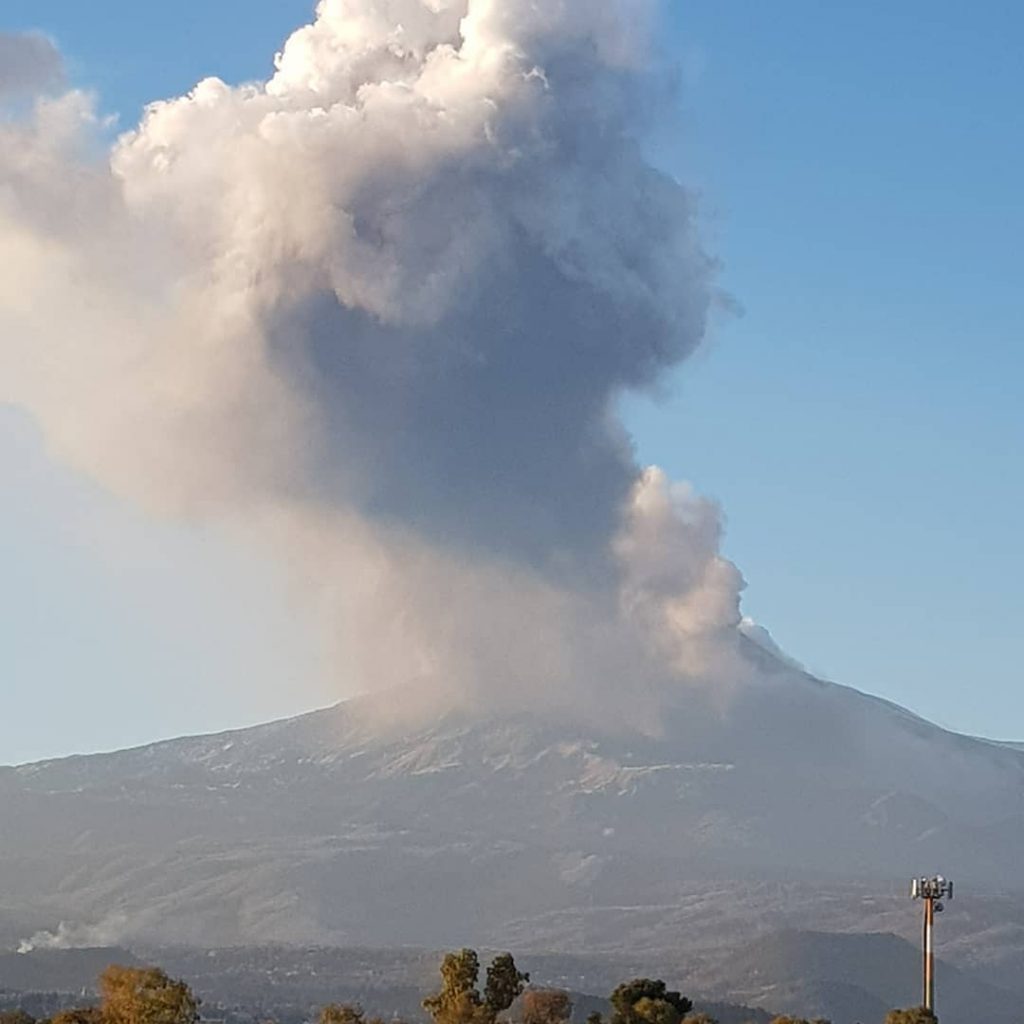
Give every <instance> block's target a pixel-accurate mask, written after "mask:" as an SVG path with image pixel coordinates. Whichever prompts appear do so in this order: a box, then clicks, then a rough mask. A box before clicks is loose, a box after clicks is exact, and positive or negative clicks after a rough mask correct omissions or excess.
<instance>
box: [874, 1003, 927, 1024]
mask: <svg viewBox="0 0 1024 1024" xmlns="http://www.w3.org/2000/svg"><path fill="white" fill-rule="evenodd" d="M937 1021H938V1017H936V1016H935V1014H934V1013H932V1011H931V1010H928V1009H925V1007H923V1006H914V1007H912V1008H911V1009H909V1010H890V1011H889V1013H888V1014H886V1017H885V1024H936V1022H937Z"/></svg>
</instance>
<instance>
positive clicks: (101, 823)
mask: <svg viewBox="0 0 1024 1024" xmlns="http://www.w3.org/2000/svg"><path fill="white" fill-rule="evenodd" d="M747 652H748V656H749V657H756V658H758V659H759V660H761V662H762V666H761V668H762V673H761V677H762V678H763V679H764V682H763V684H762V685H760V686H759V687H757V688H755V689H751V690H748V691H745V692H744V693H743V694H742V695H741V696H739V697H738V698H737V699H736V701H735V702H734V704H733V706H732V707H731V709H730V710H729V712H728V713H725V714H719V713H718V712H715V711H712V710H708V709H703V710H702V705H701V704H700V703H698V702H694V703H692V704H691V705H690V706H688V707H678V708H676V709H674V710H672V711H670V713H669V715H668V717H667V719H666V724H665V728H664V731H663V733H662V734H661V735H658V736H653V737H652V736H644V735H640V734H636V733H630V734H625V735H614V734H599V733H596V732H585V731H583V730H581V729H579V728H576V729H572V728H570V727H567V726H565V725H558V726H556V725H552V724H545V723H543V722H541V721H539V720H537V719H534V718H531V717H529V716H526V715H520V716H493V717H486V716H480V717H475V718H471V717H467V716H463V715H454V714H453V715H449V716H448V717H445V718H443V719H441V720H439V721H437V722H436V723H434V724H433V725H432V726H430V727H424V728H420V729H418V730H416V731H412V732H408V733H403V734H398V733H391V734H388V733H384V732H381V731H379V729H378V728H377V727H376V726H374V725H372V724H370V723H372V722H374V721H376V717H375V716H374V715H373V714H367V711H372V707H370V704H371V703H372V702H371V701H369V700H366V701H353V702H350V703H347V704H343V705H339V706H337V707H335V708H332V709H329V710H326V711H321V712H316V713H314V714H310V715H306V716H303V717H300V718H296V719H292V720H290V721H284V722H277V723H273V724H270V725H266V726H261V727H258V728H253V729H247V730H242V731H239V732H234V733H225V734H222V735H219V736H207V737H198V738H194V739H183V740H175V741H172V742H168V743H162V744H156V745H154V746H149V747H144V748H140V749H137V750H130V751H124V752H121V753H115V754H109V755H99V756H93V757H79V758H69V759H66V760H61V761H53V762H46V763H42V764H36V765H28V766H24V767H21V768H17V769H5V770H4V771H3V773H2V774H0V813H2V814H3V818H4V820H5V822H6V823H7V825H6V827H5V830H4V839H3V845H2V847H0V851H2V853H0V889H2V892H3V894H4V895H3V898H2V903H4V904H6V905H7V908H8V910H9V913H10V915H14V916H13V917H10V916H9V918H8V919H9V920H14V919H15V918H16V920H17V922H18V927H19V928H22V929H24V928H25V927H26V922H28V923H30V924H31V926H32V927H34V928H36V927H37V928H44V929H53V928H54V927H55V926H56V925H57V923H58V922H59V921H61V920H63V921H65V922H69V924H67V925H66V928H73V929H79V932H78V933H76V934H78V935H79V938H78V939H77V940H75V941H78V942H80V943H81V944H85V943H86V941H87V940H88V938H89V929H100V930H101V931H102V934H103V936H104V937H105V938H106V940H107V941H113V939H114V938H117V939H122V940H123V939H144V940H149V941H153V940H157V941H161V942H172V941H181V942H196V943H201V944H204V945H210V944H218V943H224V944H227V943H238V942H242V943H244V942H266V941H270V940H283V941H301V942H307V941H319V942H330V943H362V944H375V945H387V944H402V943H417V944H421V945H425V946H433V947H437V946H443V945H446V944H451V943H456V942H469V941H472V942H506V943H513V944H515V945H518V946H520V947H521V946H525V945H534V946H536V947H538V948H539V947H541V946H546V947H549V948H561V949H568V950H571V949H579V948H587V949H591V950H593V949H600V948H613V947H614V945H615V944H616V943H617V942H619V941H621V938H622V936H623V935H624V934H626V933H631V934H632V933H635V934H636V935H637V936H638V937H639V938H638V939H637V940H636V941H639V942H641V944H643V945H645V946H646V947H648V948H650V949H652V950H654V949H658V948H661V949H668V948H672V947H674V946H675V945H676V944H677V943H678V942H679V941H680V935H681V934H686V935H687V939H688V940H694V939H697V938H700V939H701V940H706V941H708V942H719V941H724V940H725V939H727V938H729V937H730V935H732V936H734V935H735V933H736V931H737V929H738V928H739V926H740V922H739V921H738V920H736V919H734V917H733V914H734V911H735V909H736V906H735V904H736V899H737V898H741V899H742V898H744V897H742V896H740V893H741V892H742V893H746V894H747V895H749V894H751V893H755V892H756V893H757V894H758V895H757V896H756V900H755V903H756V909H755V908H752V909H746V910H744V912H743V914H744V922H743V927H744V928H749V927H753V928H754V929H755V930H756V928H757V927H758V926H757V924H756V920H757V915H758V914H762V913H763V914H765V915H767V916H766V917H765V921H764V925H765V927H768V926H770V925H771V924H772V923H773V922H774V923H775V924H778V923H780V921H782V922H783V923H784V922H785V920H786V914H787V913H788V914H789V915H790V918H789V921H790V923H792V924H793V926H796V927H815V926H825V927H840V928H848V927H856V926H857V924H858V922H860V923H864V922H867V923H870V924H872V925H873V926H875V927H880V928H882V927H884V928H886V929H890V930H895V931H904V932H907V931H908V930H909V932H910V934H913V916H912V910H911V909H910V908H909V907H908V906H907V904H906V901H905V900H904V898H903V896H904V894H903V883H904V880H905V878H907V877H910V875H912V874H915V873H919V872H920V871H923V870H931V869H933V868H935V867H941V868H942V870H944V871H946V872H948V873H950V874H953V875H956V876H957V877H958V878H960V879H961V880H962V882H963V883H964V886H965V890H967V891H969V890H970V889H974V890H983V889H993V888H994V887H1003V886H1006V887H1013V886H1015V885H1017V884H1019V883H1018V882H1017V880H1016V875H1015V858H1016V853H1017V851H1018V850H1019V849H1020V844H1021V842H1022V841H1024V815H1022V807H1021V804H1022V799H1024V798H1022V792H1024V754H1021V753H1020V752H1018V751H1015V750H1013V749H1010V748H1008V747H1001V746H998V745H995V744H990V743H987V742H985V741H981V740H973V739H969V738H966V737H962V736H957V735H954V734H950V733H947V732H944V731H942V730H940V729H938V728H936V727H934V726H931V725H929V724H928V723H926V722H924V721H922V720H920V719H918V718H916V717H914V716H913V715H910V714H909V713H907V712H905V711H903V710H901V709H899V708H896V707H894V706H892V705H889V704H887V703H885V702H881V701H878V700H875V699H872V698H868V697H865V696H863V695H862V694H859V693H857V692H855V691H852V690H848V689H845V688H843V687H839V686H835V685H831V684H827V683H822V682H820V681H818V680H815V679H813V678H812V677H810V676H807V675H804V674H801V673H799V672H797V671H795V670H793V669H791V668H789V667H787V666H784V665H782V664H781V663H780V662H777V661H775V660H774V659H773V658H772V656H771V655H768V654H765V653H764V652H763V651H761V650H760V649H757V648H754V647H752V646H750V647H748V648H747ZM769 668H771V671H769ZM400 696H401V695H400V694H398V695H393V699H400ZM375 699H380V698H375ZM727 880H741V882H742V889H738V888H736V887H734V886H728V885H723V884H722V883H723V882H725V881H727ZM801 894H802V895H801ZM815 894H817V895H815ZM850 906H853V907H854V908H855V913H854V916H853V917H852V918H851V917H848V916H847V914H848V912H849V909H850ZM976 908H977V903H976ZM772 915H774V917H773V918H772V920H769V917H771V916H772ZM780 915H781V917H780ZM954 921H955V915H950V916H949V922H950V925H951V926H952V927H944V931H945V934H946V935H947V937H948V938H950V939H951V940H952V939H954V938H957V937H960V936H961V933H960V932H958V931H956V926H955V924H954V923H953V922H954ZM991 923H992V922H991V921H989V922H988V925H991ZM9 927H14V925H13V924H11V925H9ZM19 937H21V938H23V937H24V934H22V935H21V936H19ZM44 941H46V940H44Z"/></svg>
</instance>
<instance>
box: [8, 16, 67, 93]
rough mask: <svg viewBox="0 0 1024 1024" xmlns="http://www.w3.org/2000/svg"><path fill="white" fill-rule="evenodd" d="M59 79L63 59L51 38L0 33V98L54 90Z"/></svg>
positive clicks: (36, 34)
mask: <svg viewBox="0 0 1024 1024" xmlns="http://www.w3.org/2000/svg"><path fill="white" fill-rule="evenodd" d="M63 80H64V61H63V60H62V59H61V56H60V51H59V50H58V49H57V47H56V45H55V44H54V43H53V41H52V40H51V39H49V38H47V37H46V36H44V35H43V34H42V33H40V32H0V101H2V100H3V99H4V98H5V97H11V96H18V95H21V94H25V93H35V92H42V91H45V90H47V89H54V88H57V87H58V86H59V85H60V84H61V82H62V81H63Z"/></svg>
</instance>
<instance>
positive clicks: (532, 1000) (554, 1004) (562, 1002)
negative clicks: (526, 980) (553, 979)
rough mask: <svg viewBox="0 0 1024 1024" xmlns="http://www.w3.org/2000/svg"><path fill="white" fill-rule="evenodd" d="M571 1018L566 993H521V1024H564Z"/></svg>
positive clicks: (551, 990)
mask: <svg viewBox="0 0 1024 1024" xmlns="http://www.w3.org/2000/svg"><path fill="white" fill-rule="evenodd" d="M571 1017H572V1000H571V999H570V998H569V993H568V992H562V991H561V990H560V989H556V988H532V989H530V990H529V991H528V992H524V993H523V1024H565V1022H566V1021H568V1020H569V1019H570V1018H571ZM598 1017H599V1018H600V1014H599V1015H598ZM588 1020H589V1018H588Z"/></svg>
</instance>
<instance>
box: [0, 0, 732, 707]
mask: <svg viewBox="0 0 1024 1024" xmlns="http://www.w3.org/2000/svg"><path fill="white" fill-rule="evenodd" d="M656 15H657V6H656V5H655V4H653V3H647V2H644V0H603V2H601V3H595V2H594V0H557V2H552V3H546V4H536V3H533V2H527V0H322V2H321V3H320V4H319V5H318V7H317V12H316V18H315V20H314V21H313V23H312V24H310V25H308V26H306V27H304V28H302V29H300V30H298V31H297V32H295V33H294V34H293V35H292V36H291V38H290V39H289V40H288V41H287V43H286V45H285V46H284V48H283V50H282V52H281V53H280V54H279V55H278V57H277V60H276V70H275V73H274V74H273V76H272V77H271V78H270V79H269V80H268V81H267V82H263V83H255V84H248V85H243V86H238V87H231V86H228V85H226V84H225V83H223V82H221V81H219V80H217V79H212V78H211V79H206V80H204V81H202V82H200V83H199V84H198V85H197V86H196V87H195V89H194V90H193V91H192V92H191V93H189V94H188V95H187V96H183V97H180V98H178V99H174V100H170V101H166V102H159V103H154V104H153V105H152V106H150V107H149V108H148V110H147V111H146V114H145V116H144V118H143V120H142V122H141V124H140V125H139V126H138V127H137V128H136V129H135V130H133V131H131V132H129V133H127V134H126V135H124V136H122V137H121V138H120V139H119V140H118V141H117V143H116V144H115V145H114V146H113V148H112V150H110V151H109V152H107V153H102V151H100V150H99V145H100V144H99V142H98V141H97V140H98V137H99V136H98V133H97V116H96V114H95V111H94V106H93V102H92V100H91V99H90V98H89V97H88V96H86V95H84V94H82V93H78V92H70V93H67V94H65V95H63V96H60V97H57V98H42V99H40V100H39V101H38V102H37V104H36V107H35V112H34V115H33V116H32V117H31V118H30V119H26V120H20V121H12V122H9V123H7V124H6V125H5V126H4V127H3V128H2V138H0V258H2V259H3V261H4V265H5V266H7V267H11V268H13V269H12V272H11V273H10V274H9V275H7V276H6V277H5V279H4V280H3V281H2V282H0V400H3V401H7V402H11V403H14V404H16V405H20V406H23V407H25V408H27V409H28V410H29V411H30V412H31V413H32V414H33V415H34V416H35V417H36V418H37V419H38V421H39V422H40V423H41V425H42V427H43V429H44V431H45V432H46V435H47V438H48V441H49V443H50V445H51V448H52V449H53V451H55V452H56V453H57V454H58V455H59V456H60V457H62V458H64V459H66V460H68V461H69V462H70V463H71V464H73V465H74V466H76V467H77V468H79V469H80V470H83V471H85V472H87V473H90V474H92V475H93V476H95V477H97V478H99V479H101V480H102V481H104V482H105V483H106V484H107V485H108V486H109V487H111V488H113V489H115V490H116V491H118V492H119V493H121V494H123V495H125V496H127V497H130V498H132V499H134V500H136V501H139V502H141V503H142V504H143V505H144V506H145V507H147V508H148V509H150V510H152V511H153V512H154V514H158V515H165V516H166V515H170V516H180V517H185V518H189V519H214V520H216V521H218V522H227V523H232V524H234V525H235V526H237V528H238V529H239V530H241V531H243V532H244V533H246V534H247V535H249V536H252V537H253V538H255V539H256V540H257V542H259V543H273V544H275V545H277V546H278V547H279V549H280V550H281V552H282V553H283V556H284V557H285V558H286V559H287V560H288V563H289V564H290V565H291V566H292V567H293V568H294V578H295V581H296V586H297V588H298V589H299V590H300V592H301V593H302V595H303V596H304V598H305V599H306V600H308V601H309V607H310V608H311V609H313V610H314V611H315V614H316V615H317V616H318V617H319V618H320V619H321V620H322V622H323V628H324V636H325V640H326V642H327V643H328V644H329V645H330V647H331V649H332V651H333V653H334V660H333V662H332V664H333V665H334V666H335V671H336V672H337V675H338V678H339V685H340V687H341V688H342V689H344V690H348V691H352V690H354V689H371V688H376V687H380V686H390V685H394V684H403V685H408V684H415V685H414V687H413V692H414V693H416V694H417V695H418V698H417V699H419V698H422V707H423V709H428V708H433V707H436V706H437V702H438V700H443V701H444V702H446V703H449V704H451V703H455V704H460V703H461V704H475V703H477V702H480V701H486V702H487V703H488V704H494V703H499V704H508V705H509V706H513V707H516V706H523V705H529V706H537V705H538V704H539V705H541V706H544V707H548V708H550V709H552V710H555V711H564V712H565V713H567V714H584V715H588V716H595V717H599V718H604V719H609V720H615V721H621V720H622V719H623V718H624V717H625V718H628V719H630V720H631V722H632V723H633V724H638V725H641V726H644V727H648V726H649V723H650V722H651V721H654V720H656V709H657V706H658V703H659V701H660V700H662V699H663V697H664V694H665V693H671V692H673V691H674V690H675V689H676V688H677V687H678V686H679V685H680V684H684V685H686V686H687V687H688V688H689V686H690V685H691V684H699V685H705V684H708V683H711V684H713V685H714V686H718V685H719V684H722V683H723V682H725V681H727V680H730V679H733V678H735V676H736V675H737V673H739V672H740V671H741V669H740V664H739V660H738V659H737V658H736V657H735V653H734V650H733V644H734V642H735V637H736V631H735V626H736V625H737V624H738V623H739V621H740V616H739V611H738V602H739V591H740V589H741V586H742V581H741V579H740V577H739V574H738V572H737V571H736V570H735V568H734V567H733V566H731V565H730V564H729V563H728V562H726V561H725V560H724V559H723V558H722V557H721V556H720V555H719V551H718V539H719V532H720V522H719V516H718V514H717V510H716V509H715V508H714V506H713V505H711V504H710V503H708V502H705V501H702V500H700V499H699V498H697V497H695V496H694V495H692V494H691V493H690V492H689V491H688V490H686V489H684V488H681V487H680V486H678V485H673V484H671V483H670V482H669V481H668V480H666V479H665V477H664V475H663V474H661V473H660V472H659V471H657V470H647V471H644V470H642V468H641V467H640V466H638V465H637V463H636V460H635V457H634V455H633V453H632V449H631V445H630V440H629V438H628V436H627V435H626V432H625V430H624V428H623V426H622V424H621V422H620V421H619V419H618V416H617V413H616V403H617V400H618V398H619V397H620V396H621V395H622V393H623V392H625V391H627V390H631V389H643V388H646V387H649V386H652V385H654V384H656V383H657V382H658V381H659V380H660V379H661V378H662V376H663V375H664V374H665V372H666V371H667V370H669V369H670V368H672V367H674V366H675V365H676V364H677V363H678V362H679V361H680V360H682V359H684V358H685V357H686V356H687V355H689V354H690V353H691V352H692V351H693V350H694V349H695V348H696V347H697V346H698V345H699V344H700V342H701V340H702V337H703V335H704V331H705V323H706V319H707V315H708V309H709V306H710V303H711V301H712V298H713V294H714V269H715V266H714V261H713V260H712V259H711V258H709V256H708V255H707V254H706V253H705V251H704V250H703V248H702V247H701V244H700V241H699V239H698V237H697V233H696V230H695V224H694V204H693V199H692V197H691V195H690V193H689V192H688V191H687V190H686V189H685V188H684V187H682V186H681V185H680V184H679V183H677V182H676V181H674V180H673V179H671V178H670V177H668V176H667V175H665V174H664V173H662V172H661V171H659V170H657V169H655V168H654V167H653V166H651V164H650V163H649V162H648V160H647V159H646V158H645V154H644V140H645V134H646V132H647V131H648V130H649V128H650V127H651V125H652V123H653V122H654V121H655V120H656V119H657V117H658V112H659V109H661V107H662V105H663V102H664V99H665V95H666V91H665V89H664V85H663V82H662V81H661V79H660V77H659V75H658V73H657V70H656V66H657V61H656V60H655V58H654V56H653V54H652V52H651V48H650V39H649V37H650V35H651V26H652V25H653V21H654V19H655V17H656ZM98 152H99V154H100V155H99V156H98V155H97V153H98ZM417 699H411V700H410V701H409V702H408V703H409V704H410V706H413V705H417Z"/></svg>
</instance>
